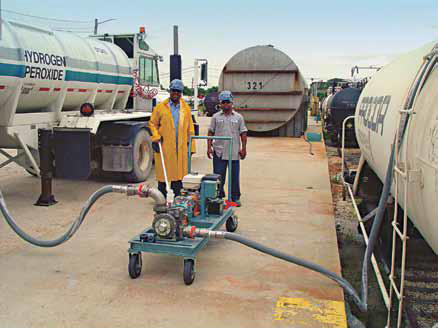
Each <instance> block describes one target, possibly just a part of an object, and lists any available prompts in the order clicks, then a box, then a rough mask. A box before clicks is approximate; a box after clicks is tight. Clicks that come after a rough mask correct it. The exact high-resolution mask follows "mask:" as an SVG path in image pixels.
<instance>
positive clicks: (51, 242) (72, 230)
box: [0, 186, 113, 247]
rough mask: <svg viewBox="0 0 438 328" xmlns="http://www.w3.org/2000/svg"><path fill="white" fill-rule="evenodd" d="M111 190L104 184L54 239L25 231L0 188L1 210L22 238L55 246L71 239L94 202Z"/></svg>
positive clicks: (41, 245)
mask: <svg viewBox="0 0 438 328" xmlns="http://www.w3.org/2000/svg"><path fill="white" fill-rule="evenodd" d="M110 192H113V186H104V187H102V188H100V189H99V190H97V191H96V192H95V193H94V194H92V195H91V196H90V198H88V200H87V201H86V202H85V204H84V206H83V207H82V210H81V213H80V214H79V217H78V218H77V219H76V220H75V221H74V222H73V223H72V225H71V226H70V228H69V229H68V230H67V231H66V232H65V233H64V234H63V235H62V236H60V237H58V238H56V239H53V240H39V239H36V238H33V237H32V236H30V235H28V234H27V233H26V232H24V231H23V230H22V229H21V228H20V227H19V226H18V225H17V224H16V223H15V221H14V219H13V218H12V216H11V214H10V213H9V210H8V208H7V207H6V203H5V199H4V197H3V194H2V192H1V190H0V211H1V212H2V214H3V216H4V218H5V220H6V222H7V223H8V224H9V226H10V227H11V228H12V230H14V231H15V233H16V234H17V235H19V236H20V237H21V238H22V239H24V240H25V241H27V242H28V243H31V244H32V245H35V246H39V247H55V246H58V245H61V244H62V243H64V242H66V241H67V240H69V239H70V238H71V237H73V235H74V234H75V233H76V231H78V229H79V227H80V226H81V224H82V222H84V220H85V217H86V215H87V213H88V212H89V211H90V209H91V207H92V206H93V204H94V203H95V202H96V201H97V200H98V199H99V198H100V197H102V196H103V195H105V194H108V193H110Z"/></svg>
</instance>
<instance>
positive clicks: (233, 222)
mask: <svg viewBox="0 0 438 328" xmlns="http://www.w3.org/2000/svg"><path fill="white" fill-rule="evenodd" d="M238 224H239V223H238V219H237V215H232V216H230V217H229V218H228V220H227V223H225V228H226V229H227V231H228V232H234V231H236V230H237V226H238Z"/></svg>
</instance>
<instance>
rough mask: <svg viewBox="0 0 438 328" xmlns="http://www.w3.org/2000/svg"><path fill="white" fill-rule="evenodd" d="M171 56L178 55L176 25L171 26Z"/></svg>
mask: <svg viewBox="0 0 438 328" xmlns="http://www.w3.org/2000/svg"><path fill="white" fill-rule="evenodd" d="M173 54H174V55H178V25H173Z"/></svg>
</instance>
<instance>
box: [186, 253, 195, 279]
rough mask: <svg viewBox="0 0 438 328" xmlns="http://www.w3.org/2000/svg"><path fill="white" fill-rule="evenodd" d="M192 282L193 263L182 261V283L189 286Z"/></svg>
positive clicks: (193, 275) (193, 274)
mask: <svg viewBox="0 0 438 328" xmlns="http://www.w3.org/2000/svg"><path fill="white" fill-rule="evenodd" d="M193 280H195V261H193V260H190V259H188V260H184V283H185V284H186V285H191V284H192V282H193Z"/></svg>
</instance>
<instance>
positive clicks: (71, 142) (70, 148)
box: [53, 128, 91, 180]
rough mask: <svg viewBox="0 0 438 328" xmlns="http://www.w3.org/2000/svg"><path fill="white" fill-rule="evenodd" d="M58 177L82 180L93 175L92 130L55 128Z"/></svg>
mask: <svg viewBox="0 0 438 328" xmlns="http://www.w3.org/2000/svg"><path fill="white" fill-rule="evenodd" d="M53 133H54V138H53V140H54V148H55V168H56V177H58V178H63V179H74V180H82V179H88V178H89V177H90V175H91V134H90V129H78V128H75V129H70V128H55V129H53Z"/></svg>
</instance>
